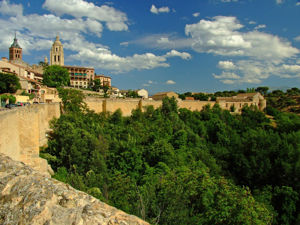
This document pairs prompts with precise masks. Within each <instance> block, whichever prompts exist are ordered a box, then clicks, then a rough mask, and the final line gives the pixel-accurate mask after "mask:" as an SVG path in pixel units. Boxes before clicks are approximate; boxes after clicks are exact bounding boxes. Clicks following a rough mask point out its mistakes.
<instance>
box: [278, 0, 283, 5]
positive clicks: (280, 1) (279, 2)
mask: <svg viewBox="0 0 300 225" xmlns="http://www.w3.org/2000/svg"><path fill="white" fill-rule="evenodd" d="M283 2H284V0H276V4H282V3H283Z"/></svg>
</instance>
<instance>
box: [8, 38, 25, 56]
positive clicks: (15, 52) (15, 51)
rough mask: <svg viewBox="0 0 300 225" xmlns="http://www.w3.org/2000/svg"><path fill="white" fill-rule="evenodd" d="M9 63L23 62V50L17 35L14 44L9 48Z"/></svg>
mask: <svg viewBox="0 0 300 225" xmlns="http://www.w3.org/2000/svg"><path fill="white" fill-rule="evenodd" d="M9 61H22V48H21V47H20V45H19V44H18V39H17V35H16V34H15V38H14V42H13V43H12V44H11V46H10V48H9Z"/></svg>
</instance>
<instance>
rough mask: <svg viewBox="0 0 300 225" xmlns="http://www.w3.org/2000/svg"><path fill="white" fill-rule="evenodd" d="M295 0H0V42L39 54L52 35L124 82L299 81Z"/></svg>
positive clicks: (150, 86)
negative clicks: (17, 41) (19, 46)
mask: <svg viewBox="0 0 300 225" xmlns="http://www.w3.org/2000/svg"><path fill="white" fill-rule="evenodd" d="M299 21H300V1H298V0H263V1H261V0H186V1H183V0H153V1H151V0H126V1H124V0H111V1H101V0H96V1H95V0H94V1H91V0H41V1H36V0H10V1H9V0H0V26H1V30H0V52H1V56H6V57H8V48H9V46H10V45H11V43H12V41H13V37H14V33H15V32H16V33H17V37H18V40H19V44H20V45H21V47H22V48H23V50H24V54H23V60H24V61H26V62H28V63H30V64H34V63H38V62H39V61H42V60H43V59H44V57H45V56H47V57H48V58H49V51H50V48H51V45H52V43H53V41H54V39H55V36H56V35H59V36H60V38H61V41H62V43H63V45H64V53H65V64H67V65H81V66H92V67H94V68H95V71H96V73H97V74H105V75H108V76H111V77H112V84H113V86H116V87H118V88H120V89H139V88H145V89H147V90H148V91H149V92H150V93H155V92H158V91H170V90H172V91H176V92H180V93H182V92H186V91H193V92H214V91H218V90H236V89H245V88H247V87H257V86H269V87H273V88H276V87H298V88H300V57H299V56H300V26H299Z"/></svg>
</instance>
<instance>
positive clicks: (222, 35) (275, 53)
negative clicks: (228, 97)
mask: <svg viewBox="0 0 300 225" xmlns="http://www.w3.org/2000/svg"><path fill="white" fill-rule="evenodd" d="M241 28H243V25H242V24H240V23H239V21H238V20H237V19H236V18H235V17H225V16H217V17H214V18H212V19H211V20H204V19H203V20H200V21H199V22H198V23H196V24H190V25H189V24H188V25H186V27H185V33H186V35H188V36H190V37H191V39H192V40H193V44H192V48H193V49H194V50H195V51H197V52H206V53H213V54H216V55H223V56H248V57H253V58H259V59H261V60H272V61H280V60H282V59H285V58H289V57H292V56H294V55H296V54H298V53H299V50H298V49H297V48H294V47H292V46H291V43H290V42H288V41H286V40H283V39H280V38H279V37H277V36H274V35H271V34H267V33H263V32H259V31H257V30H254V31H250V32H240V31H239V30H240V29H241Z"/></svg>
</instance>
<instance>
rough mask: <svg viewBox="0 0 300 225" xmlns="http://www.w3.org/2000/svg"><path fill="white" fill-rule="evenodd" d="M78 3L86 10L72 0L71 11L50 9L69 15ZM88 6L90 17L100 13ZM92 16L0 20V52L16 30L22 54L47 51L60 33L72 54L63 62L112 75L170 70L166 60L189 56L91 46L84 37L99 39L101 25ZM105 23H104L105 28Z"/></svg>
mask: <svg viewBox="0 0 300 225" xmlns="http://www.w3.org/2000/svg"><path fill="white" fill-rule="evenodd" d="M54 2H55V0H47V1H46V3H47V4H46V3H45V4H46V6H47V7H46V6H44V7H46V8H49V7H51V6H53V7H54V5H51V4H53V3H54ZM66 2H67V3H70V0H66V1H64V2H63V3H64V4H65V3H66ZM50 3H51V4H50ZM79 3H80V4H83V6H84V7H87V5H86V4H87V3H86V2H83V1H79V0H74V4H75V5H74V9H72V10H73V11H72V12H70V11H68V10H71V9H70V8H68V7H67V5H66V8H65V9H61V8H58V9H55V8H52V10H54V11H55V10H57V12H60V11H59V9H60V10H62V12H61V13H70V14H72V13H74V12H77V11H76V10H78V4H79ZM7 4H8V5H7V7H11V5H10V4H9V2H7ZM13 6H14V5H13ZM88 6H89V7H91V15H92V13H93V10H99V9H98V8H97V7H96V6H95V5H94V4H89V5H88ZM58 14H59V13H58ZM94 17H96V16H88V17H84V16H83V14H82V15H79V16H78V17H76V18H73V19H62V18H60V17H59V16H55V15H52V14H45V15H38V14H28V15H26V16H24V15H23V14H20V15H16V16H12V17H10V18H8V19H5V20H4V19H0V26H1V29H0V50H4V51H7V48H8V46H10V44H11V42H12V40H13V36H14V31H15V30H16V31H17V36H18V40H19V43H20V45H21V47H22V48H23V50H24V53H25V54H26V53H28V52H29V50H30V51H31V50H50V48H51V45H52V43H53V40H54V38H55V36H56V35H57V34H59V35H60V39H61V41H62V43H63V45H64V49H66V50H70V51H71V52H72V55H70V56H66V57H65V62H70V61H71V60H76V61H77V62H79V63H81V65H85V66H93V67H95V68H99V69H102V70H109V71H111V72H112V73H122V72H127V71H131V70H148V69H153V68H157V67H169V66H170V65H169V63H168V62H167V60H168V58H169V57H180V58H182V59H189V58H190V57H191V56H190V54H189V53H185V52H178V51H176V50H172V51H169V52H167V53H166V54H164V55H155V54H153V53H150V52H146V53H144V54H133V55H132V56H125V57H121V56H118V55H117V54H114V53H113V52H111V50H110V49H109V48H108V47H107V46H103V45H101V44H99V43H92V42H89V41H87V40H86V39H85V37H84V35H85V34H89V35H91V34H93V35H97V36H101V33H102V30H103V27H102V24H101V23H100V22H99V18H97V19H96V18H94ZM107 21H108V19H107ZM108 23H109V22H106V25H107V26H108ZM111 24H113V23H110V25H111ZM118 24H120V23H116V25H118ZM123 45H126V43H123ZM73 63H74V62H73Z"/></svg>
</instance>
